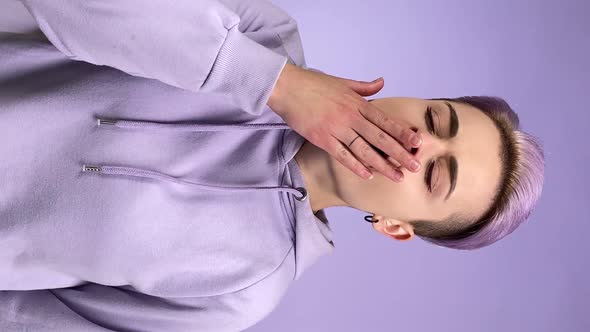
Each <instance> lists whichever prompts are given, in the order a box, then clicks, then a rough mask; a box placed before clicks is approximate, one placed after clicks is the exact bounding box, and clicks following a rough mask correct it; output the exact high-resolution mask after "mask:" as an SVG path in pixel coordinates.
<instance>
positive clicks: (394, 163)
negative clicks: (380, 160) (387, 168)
mask: <svg viewBox="0 0 590 332" xmlns="http://www.w3.org/2000/svg"><path fill="white" fill-rule="evenodd" d="M387 160H389V161H390V162H391V163H392V164H393V165H394V166H395V167H400V166H401V165H402V164H400V162H399V161H397V160H395V159H393V158H392V157H391V156H387Z"/></svg>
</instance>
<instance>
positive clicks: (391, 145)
mask: <svg viewBox="0 0 590 332" xmlns="http://www.w3.org/2000/svg"><path fill="white" fill-rule="evenodd" d="M366 104H370V103H366ZM371 106H372V107H371ZM361 114H362V115H363V116H364V117H365V118H364V120H363V118H361V119H360V120H359V121H357V123H355V124H353V129H354V130H355V131H357V132H358V133H359V134H360V135H361V136H362V137H363V138H364V139H365V140H367V141H368V142H369V144H371V145H373V146H375V147H377V148H378V149H380V150H382V151H384V153H385V154H387V155H389V156H391V157H392V158H394V159H395V160H397V161H399V162H400V163H401V165H402V166H403V167H405V168H407V169H409V170H410V171H412V172H417V171H419V170H420V162H419V161H418V160H417V159H415V158H414V157H413V155H412V154H410V152H408V150H407V149H406V148H405V147H403V146H402V145H401V144H400V143H399V142H398V141H397V140H396V139H394V138H393V137H392V136H394V137H397V138H398V139H400V140H401V141H402V142H406V144H407V142H409V139H410V138H411V137H412V136H413V135H414V134H415V133H414V131H413V130H411V129H410V128H406V127H403V126H401V125H400V124H398V123H396V122H395V121H393V120H391V119H390V118H388V117H387V116H386V115H385V113H384V112H383V111H382V110H380V109H378V108H377V107H375V106H374V105H369V107H365V109H364V111H361ZM367 119H368V120H369V121H367ZM357 128H358V130H357ZM388 133H389V134H388ZM390 135H391V136H390Z"/></svg>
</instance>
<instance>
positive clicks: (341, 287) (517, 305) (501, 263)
mask: <svg viewBox="0 0 590 332" xmlns="http://www.w3.org/2000/svg"><path fill="white" fill-rule="evenodd" d="M273 3H275V4H277V5H278V6H280V7H281V8H283V9H285V11H287V12H288V13H289V14H290V15H291V16H292V17H293V18H294V19H295V20H296V21H297V22H298V25H299V29H300V34H301V38H302V42H303V46H304V50H305V56H306V61H307V64H308V66H310V67H314V68H318V69H321V70H322V71H325V72H326V73H328V74H331V75H335V76H339V77H346V78H351V79H358V80H367V81H370V80H373V79H375V78H377V77H379V76H382V75H383V76H384V78H385V87H384V88H383V89H382V90H381V91H380V92H379V93H378V94H375V95H373V96H374V97H375V98H383V97H390V96H412V97H422V98H429V97H442V96H448V97H455V96H461V95H469V94H474V95H477V94H491V95H498V96H501V97H503V98H505V99H506V100H507V101H508V102H509V103H510V104H511V105H512V106H513V108H514V109H515V110H516V111H517V112H518V114H519V116H520V118H521V124H522V127H523V129H524V130H525V131H527V132H530V133H532V134H533V135H535V136H537V137H540V139H541V140H542V143H543V145H544V147H545V157H546V170H545V174H546V176H545V186H544V189H543V195H542V197H541V199H540V201H539V202H538V204H537V208H536V210H535V211H534V212H533V214H532V216H531V218H530V219H529V223H528V224H525V225H522V226H521V227H520V228H518V229H517V230H516V231H515V232H514V233H512V234H511V235H510V236H508V237H507V238H504V239H503V240H501V241H499V242H497V243H495V244H494V245H492V246H490V247H487V248H483V249H480V250H475V251H472V252H467V251H456V250H452V249H445V248H438V247H434V246H432V245H428V244H427V243H425V242H423V241H421V240H419V239H415V241H410V242H406V243H401V242H397V241H395V240H390V239H388V238H386V237H385V236H382V235H381V234H378V233H376V232H375V231H373V230H372V228H371V225H370V224H369V223H367V222H366V221H364V220H363V216H364V215H365V214H364V213H362V211H357V210H354V209H350V208H340V207H337V208H331V209H327V210H326V212H327V215H328V218H330V220H331V223H332V227H333V229H334V236H335V238H334V242H335V245H336V249H335V251H334V253H333V254H332V255H329V256H325V257H324V258H322V259H321V260H320V261H318V262H317V263H316V264H315V265H314V266H313V267H312V268H311V269H310V270H308V271H307V272H306V273H305V275H304V276H303V277H302V279H300V280H298V281H296V282H294V283H293V284H292V285H291V287H290V289H289V290H288V292H287V294H286V295H285V297H284V298H283V301H282V302H281V304H280V305H279V306H278V307H277V308H276V309H275V310H274V311H273V312H272V313H271V314H270V315H269V316H267V318H266V319H265V320H263V321H261V322H259V323H258V324H257V325H255V326H254V327H252V328H250V329H248V331H249V332H264V331H269V332H270V331H272V332H276V331H306V332H313V331H371V332H375V331H466V332H467V331H469V332H473V331H478V332H479V331H490V332H492V331H493V332H498V331H519V332H520V331H535V332H541V331H548V332H549V331H550V332H556V331H559V332H566V331H576V332H577V331H579V332H582V331H590V300H589V297H590V286H589V283H590V240H589V239H588V233H589V231H590V218H589V217H590V207H589V204H590V189H589V185H590V176H589V175H588V171H587V170H588V168H589V164H588V163H589V162H590V152H589V151H590V149H589V148H588V147H587V144H586V142H585V141H586V138H587V136H584V135H586V134H585V132H586V130H588V126H589V124H590V104H589V103H587V101H586V100H585V98H584V99H583V97H585V95H584V92H586V91H587V90H588V88H589V87H590V80H589V79H588V75H590V65H589V64H588V62H589V61H590V42H589V35H590V23H588V16H590V3H589V2H588V1H582V0H580V1H572V0H570V1H513V0H510V1H509V0H502V1H481V0H480V1H468V0H465V1H436V0H429V1H409V0H408V1H401V0H398V1H385V0H380V1H378V0H364V1H362V2H361V1H335V0H334V1H318V0H313V1H312V0H297V1H288V0H273Z"/></svg>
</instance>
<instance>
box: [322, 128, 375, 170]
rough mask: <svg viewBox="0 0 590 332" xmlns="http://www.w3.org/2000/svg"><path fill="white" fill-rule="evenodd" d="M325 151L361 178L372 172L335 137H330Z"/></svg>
mask: <svg viewBox="0 0 590 332" xmlns="http://www.w3.org/2000/svg"><path fill="white" fill-rule="evenodd" d="M359 139H360V138H359ZM354 144H356V143H354ZM326 151H328V153H329V154H330V155H331V156H332V157H334V159H336V160H338V161H339V162H340V163H341V164H342V165H344V166H345V167H347V168H348V169H350V170H351V171H352V172H354V173H355V174H356V175H358V176H360V177H361V178H363V179H365V180H368V179H369V177H370V176H372V175H373V172H371V171H370V170H369V169H368V168H367V167H365V166H364V165H363V164H362V163H361V162H360V161H359V160H358V159H356V157H355V156H354V155H353V154H352V152H351V151H350V150H349V149H348V148H347V147H346V145H344V144H342V143H341V142H340V141H339V140H338V139H337V138H336V137H334V136H331V137H330V139H329V140H328V147H327V149H326Z"/></svg>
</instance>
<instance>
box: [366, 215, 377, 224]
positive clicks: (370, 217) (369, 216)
mask: <svg viewBox="0 0 590 332" xmlns="http://www.w3.org/2000/svg"><path fill="white" fill-rule="evenodd" d="M369 219H371V220H369ZM365 221H368V222H372V223H376V222H379V220H377V219H375V220H373V216H372V215H370V214H369V215H366V216H365Z"/></svg>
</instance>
